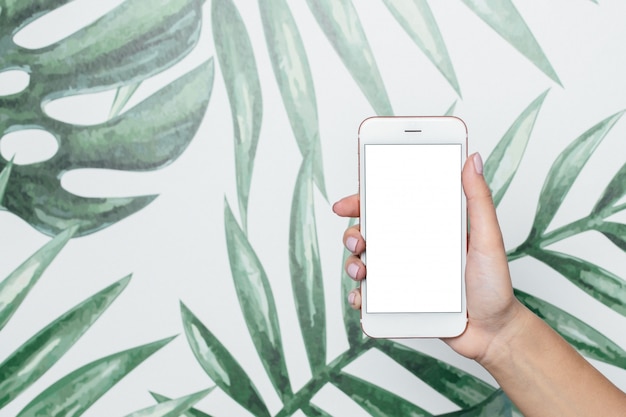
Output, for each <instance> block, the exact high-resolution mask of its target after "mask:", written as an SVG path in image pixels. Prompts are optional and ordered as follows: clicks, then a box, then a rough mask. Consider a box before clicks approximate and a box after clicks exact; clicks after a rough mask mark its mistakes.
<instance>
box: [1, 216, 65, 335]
mask: <svg viewBox="0 0 626 417" xmlns="http://www.w3.org/2000/svg"><path fill="white" fill-rule="evenodd" d="M76 230H77V227H71V228H69V229H67V230H65V231H64V232H62V233H60V234H59V235H58V236H56V237H55V238H54V239H52V240H51V241H50V242H48V243H46V244H45V245H44V246H43V247H42V248H41V249H39V250H38V251H37V252H35V253H34V254H33V255H32V256H31V257H30V258H28V259H27V260H26V261H25V262H24V263H23V264H21V265H20V266H19V267H18V268H17V269H16V270H15V271H13V272H12V273H11V274H10V275H9V276H8V277H6V278H5V279H4V281H2V282H0V330H2V328H4V326H5V325H6V324H7V322H8V321H9V319H10V318H11V316H12V315H13V313H15V311H16V310H17V309H18V307H19V306H20V304H22V301H24V298H26V296H27V295H28V293H29V292H30V290H31V289H32V288H33V287H34V286H35V284H36V283H37V281H39V278H40V277H41V275H42V274H43V272H44V271H45V270H46V268H47V267H48V265H50V263H51V262H52V260H53V259H54V258H55V257H56V256H57V255H58V254H59V252H60V251H61V249H63V247H64V246H65V244H66V243H67V242H68V241H69V240H70V239H71V238H72V237H73V236H74V234H75V233H76Z"/></svg>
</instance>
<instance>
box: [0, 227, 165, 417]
mask: <svg viewBox="0 0 626 417" xmlns="http://www.w3.org/2000/svg"><path fill="white" fill-rule="evenodd" d="M76 229H77V228H76V227H73V228H70V229H68V230H66V231H64V232H62V233H60V234H59V235H58V236H56V237H55V238H53V239H51V240H50V242H48V243H47V244H46V245H44V246H43V247H42V248H41V249H40V250H39V251H37V252H35V253H34V254H33V255H32V256H31V257H29V258H28V259H27V260H26V261H25V262H23V263H22V264H21V265H20V266H18V267H17V268H16V269H15V270H14V271H13V272H12V273H11V274H9V276H8V277H6V278H5V279H4V280H3V281H2V282H0V336H2V329H3V328H4V326H5V325H6V324H7V323H8V322H9V320H10V319H11V317H12V316H13V314H14V313H15V312H16V311H17V310H18V308H19V307H20V306H21V304H22V302H23V301H24V299H25V298H26V297H27V296H28V293H29V292H30V291H31V290H32V288H33V287H34V286H35V284H36V283H37V282H38V281H39V279H40V278H41V276H42V274H43V273H44V272H45V270H46V269H47V268H48V266H49V265H50V264H51V262H52V261H53V260H54V259H55V258H56V257H57V255H58V254H59V253H60V251H61V250H62V249H63V248H64V247H65V245H66V244H67V242H68V241H69V240H70V239H71V238H72V237H73V236H74V233H76ZM129 281H130V276H127V277H124V278H122V279H121V280H119V281H117V282H115V283H113V284H112V285H110V286H108V287H107V288H105V289H103V290H101V291H99V292H98V293H96V294H94V295H92V296H90V297H89V298H87V299H86V300H84V301H83V302H81V303H80V304H78V305H77V306H75V307H73V308H71V309H70V310H68V311H67V312H65V313H63V314H62V315H61V316H59V317H58V318H57V319H55V320H53V321H52V322H51V323H50V324H48V325H47V326H46V327H45V328H43V329H42V330H41V331H39V332H38V333H36V334H35V335H34V336H32V337H30V338H29V339H28V340H27V341H25V342H24V343H23V344H22V345H21V346H20V347H18V348H17V350H15V351H14V352H13V353H11V354H9V356H8V357H7V358H5V359H3V362H2V363H0V409H2V408H3V407H5V406H6V405H7V404H9V403H11V402H12V401H13V400H14V399H15V398H17V397H18V396H19V395H21V394H22V393H23V392H25V391H26V390H28V389H29V387H30V386H31V385H32V384H33V383H35V382H36V381H38V380H39V379H40V378H41V377H42V376H43V375H44V374H45V373H46V372H47V371H48V370H49V369H50V368H52V367H53V366H54V364H55V363H56V362H57V361H58V360H60V359H61V358H63V357H65V356H66V354H67V352H68V351H69V349H70V348H71V347H72V346H73V345H74V343H75V342H76V341H78V340H79V339H80V338H81V337H82V336H83V334H84V333H85V332H86V331H87V330H88V329H89V328H90V327H91V326H92V325H93V324H94V323H95V322H96V321H97V320H98V318H99V317H100V316H101V315H102V314H103V313H104V312H105V311H106V310H107V309H108V308H109V307H110V305H111V304H112V303H113V301H115V299H116V298H117V297H118V296H119V295H120V293H121V292H122V291H124V289H125V288H126V286H127V285H128V283H129ZM169 340H171V339H164V340H162V341H159V342H154V343H152V344H148V345H145V346H144V347H141V346H140V347H137V348H133V349H130V350H128V351H127V352H122V353H119V354H115V355H112V356H110V357H108V358H102V359H99V360H96V361H94V362H92V363H91V364H89V365H85V367H83V368H81V369H79V370H77V371H74V372H72V373H71V374H69V375H67V376H66V377H64V378H62V379H61V380H60V381H57V382H56V383H54V384H53V385H51V386H50V387H48V388H47V389H45V390H44V392H42V393H40V394H39V395H38V396H37V397H36V398H35V399H33V400H32V401H31V402H30V403H29V404H28V405H27V406H26V408H24V409H23V410H22V411H21V412H20V414H19V415H20V416H28V415H40V414H39V413H44V414H45V415H58V416H63V415H69V414H68V413H69V411H68V410H70V409H72V410H79V409H80V410H83V411H84V410H86V409H88V408H89V407H90V406H91V404H93V402H95V400H97V399H98V398H99V397H100V396H102V395H104V394H105V393H106V392H107V391H108V390H109V389H110V388H111V387H113V385H115V384H116V383H117V382H119V381H120V380H121V379H122V378H123V377H124V376H125V375H126V374H127V373H128V372H130V371H131V370H132V369H133V368H135V367H136V366H137V365H139V363H141V362H142V361H143V360H144V359H146V358H147V357H148V356H150V355H151V354H152V353H154V352H156V350H158V349H160V347H162V346H164V345H165V344H167V343H168V342H169ZM68 407H69V408H68ZM75 407H76V408H75ZM72 412H74V411H72ZM81 413H82V412H81ZM81 413H78V414H76V413H74V414H71V415H80V414H81Z"/></svg>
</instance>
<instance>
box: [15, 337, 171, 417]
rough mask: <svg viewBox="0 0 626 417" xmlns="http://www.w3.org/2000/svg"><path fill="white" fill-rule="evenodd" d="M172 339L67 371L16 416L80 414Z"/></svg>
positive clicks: (149, 344) (126, 351)
mask: <svg viewBox="0 0 626 417" xmlns="http://www.w3.org/2000/svg"><path fill="white" fill-rule="evenodd" d="M172 339H173V337H170V338H167V339H163V340H159V341H156V342H152V343H148V344H146V345H142V346H138V347H135V348H132V349H129V350H125V351H122V352H118V353H115V354H113V355H110V356H107V357H104V358H101V359H98V360H96V361H93V362H91V363H89V364H87V365H85V366H83V367H81V368H79V369H77V370H75V371H73V372H71V373H70V374H68V375H66V376H65V377H63V378H61V379H60V380H59V381H57V382H56V383H54V384H53V385H51V386H50V387H49V388H47V389H46V390H44V391H43V392H42V393H41V394H39V395H38V396H37V397H35V399H34V400H32V401H31V402H30V403H28V405H27V406H26V407H25V408H24V409H23V410H22V411H21V412H20V413H19V414H18V417H31V416H32V417H35V416H70V415H71V416H80V415H82V414H83V413H84V412H85V411H86V410H87V409H89V407H91V405H92V404H93V403H94V402H96V401H97V400H98V399H99V398H100V397H101V396H103V395H104V394H105V393H106V392H107V391H109V390H110V389H111V388H112V387H113V386H114V385H115V384H117V383H118V382H119V381H120V380H121V379H122V378H124V377H125V376H126V375H127V374H128V373H129V372H130V371H132V370H133V369H134V368H135V367H137V366H138V365H139V364H140V363H141V362H143V361H144V360H146V359H147V358H148V357H149V356H150V355H152V354H153V353H154V352H156V351H157V350H159V349H161V348H162V347H163V346H165V345H166V344H168V343H169V342H170V341H171V340H172Z"/></svg>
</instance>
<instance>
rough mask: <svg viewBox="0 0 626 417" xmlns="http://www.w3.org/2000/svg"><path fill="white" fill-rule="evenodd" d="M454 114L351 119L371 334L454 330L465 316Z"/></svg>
mask: <svg viewBox="0 0 626 417" xmlns="http://www.w3.org/2000/svg"><path fill="white" fill-rule="evenodd" d="M466 158H467V127H466V125H465V123H464V122H463V121H462V120H461V119H459V118H457V117H449V116H442V117H436V116H435V117H418V116H416V117H371V118H368V119H366V120H364V121H363V122H362V123H361V126H360V127H359V195H360V210H361V212H360V226H361V234H362V235H363V237H364V239H365V246H366V248H365V252H364V253H363V254H362V255H361V259H362V260H363V262H364V264H365V265H366V269H367V276H366V279H365V280H363V281H362V282H361V295H362V309H361V326H362V328H363V331H364V332H365V333H366V334H367V335H368V336H370V337H376V338H408V337H453V336H458V335H459V334H461V333H463V331H464V330H465V327H466V325H467V308H466V299H465V260H466V253H467V209H466V200H465V196H464V194H463V188H462V185H461V170H462V168H463V164H464V163H465V159H466Z"/></svg>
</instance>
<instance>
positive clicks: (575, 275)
mask: <svg viewBox="0 0 626 417" xmlns="http://www.w3.org/2000/svg"><path fill="white" fill-rule="evenodd" d="M529 254H530V255H531V256H532V257H534V258H535V259H538V260H540V261H541V262H543V263H545V264H546V265H548V266H550V267H551V268H552V269H554V270H555V271H557V272H558V273H560V274H561V275H563V276H564V277H565V278H567V279H568V280H570V282H572V283H573V284H574V285H576V286H577V287H578V288H580V289H581V290H583V291H584V292H586V293H587V294H589V295H590V296H592V297H593V298H595V299H596V300H598V301H600V302H601V303H602V304H604V305H606V306H607V307H609V308H611V309H613V310H615V311H616V312H618V313H620V314H622V315H624V316H626V281H624V280H623V279H622V278H620V277H618V276H617V275H615V274H613V273H612V272H609V271H607V270H606V269H603V268H601V267H599V266H597V265H594V264H592V263H590V262H586V261H583V260H582V259H579V258H576V257H574V256H571V255H566V254H564V253H559V252H554V251H548V250H545V249H536V250H532V251H530V252H529Z"/></svg>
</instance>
